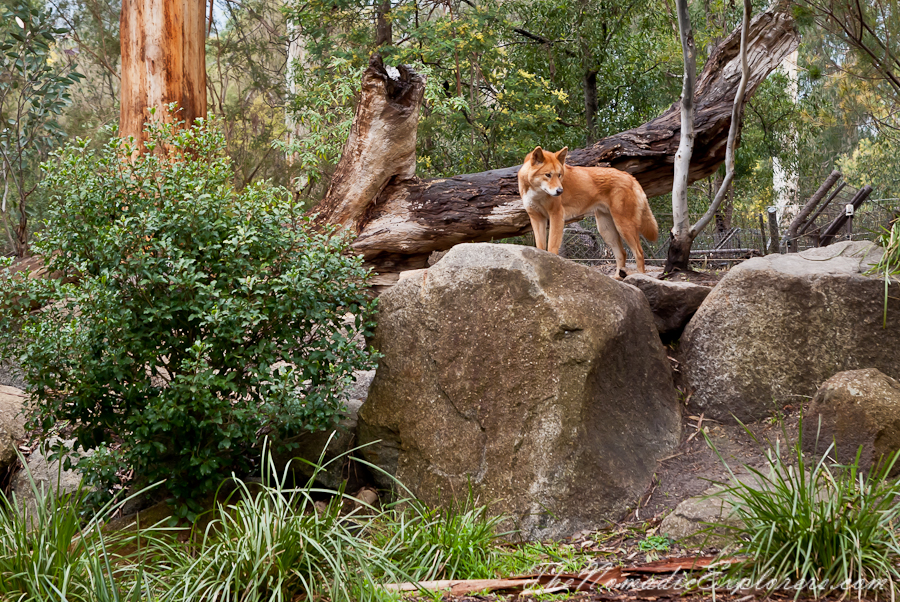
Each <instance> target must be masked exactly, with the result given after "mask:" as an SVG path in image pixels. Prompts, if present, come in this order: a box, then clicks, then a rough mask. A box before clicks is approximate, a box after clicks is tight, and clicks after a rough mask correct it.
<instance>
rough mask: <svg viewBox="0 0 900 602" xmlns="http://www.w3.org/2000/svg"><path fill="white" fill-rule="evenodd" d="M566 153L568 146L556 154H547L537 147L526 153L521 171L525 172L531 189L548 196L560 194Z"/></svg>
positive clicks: (564, 172) (564, 171)
mask: <svg viewBox="0 0 900 602" xmlns="http://www.w3.org/2000/svg"><path fill="white" fill-rule="evenodd" d="M568 152H569V147H568V146H567V147H565V148H564V149H562V150H561V151H559V152H557V153H551V152H547V151H545V150H544V149H542V148H541V147H540V146H537V147H535V149H534V150H533V151H531V152H530V153H528V155H527V156H526V157H525V165H523V166H522V169H526V170H527V171H526V172H525V173H526V174H527V180H528V183H529V184H530V185H531V187H532V189H536V188H540V189H541V190H543V191H544V192H545V193H547V194H549V195H550V196H559V195H561V194H562V192H563V176H565V174H566V154H567V153H568Z"/></svg>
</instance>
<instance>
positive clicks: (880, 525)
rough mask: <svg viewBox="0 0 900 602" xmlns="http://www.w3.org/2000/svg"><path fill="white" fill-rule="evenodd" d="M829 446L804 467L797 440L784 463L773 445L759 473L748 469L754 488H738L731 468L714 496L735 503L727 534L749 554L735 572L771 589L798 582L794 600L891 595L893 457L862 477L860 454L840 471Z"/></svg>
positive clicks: (899, 484) (896, 546) (895, 544)
mask: <svg viewBox="0 0 900 602" xmlns="http://www.w3.org/2000/svg"><path fill="white" fill-rule="evenodd" d="M801 430H802V425H801ZM748 432H749V431H748ZM751 436H752V434H751ZM707 442H708V443H709V444H710V445H711V446H712V443H711V442H710V441H709V439H708V438H707ZM833 447H834V446H833V445H832V446H830V447H829V448H828V450H826V452H825V454H824V455H823V457H822V459H821V460H819V461H817V462H810V461H809V459H808V458H807V457H806V456H805V455H804V454H803V452H802V440H798V441H797V442H796V443H795V444H794V446H793V449H791V450H790V453H789V454H786V455H787V456H788V458H783V457H782V451H781V449H780V446H779V444H778V443H776V444H775V446H774V448H771V447H770V448H769V449H768V450H767V466H766V469H765V470H757V469H754V468H750V471H751V473H752V475H753V477H754V480H755V483H752V484H750V483H748V484H745V483H742V482H741V481H739V480H738V479H737V478H736V477H735V476H734V473H731V469H730V468H729V473H730V474H731V482H730V483H729V484H727V485H726V486H725V488H724V489H723V490H722V492H721V493H720V495H721V496H724V497H726V498H727V499H730V500H733V501H731V503H733V504H734V508H735V510H734V511H735V513H736V514H737V516H738V517H739V518H740V520H741V524H740V525H738V526H729V527H726V528H728V529H730V530H731V531H732V533H733V534H734V535H735V536H736V537H737V538H738V539H739V540H740V541H741V544H742V548H741V553H742V554H746V555H747V560H746V561H744V562H743V563H741V564H740V565H738V566H737V567H736V568H735V571H736V574H737V575H738V576H741V577H746V578H749V579H750V581H751V582H752V583H759V584H760V586H761V587H764V588H765V587H766V586H767V584H768V588H769V589H775V587H778V586H782V585H781V584H783V583H785V582H789V583H790V584H793V585H795V586H796V584H798V583H802V584H803V586H801V587H799V588H798V589H797V596H799V595H800V593H801V591H804V590H806V591H808V592H809V593H811V594H812V595H813V596H815V597H820V596H824V595H826V594H828V593H829V592H831V591H834V590H840V589H844V591H845V592H847V593H849V592H850V591H852V590H853V589H857V593H858V594H859V595H864V594H866V593H868V592H866V591H865V590H864V588H865V585H864V584H865V583H870V584H871V583H872V582H876V581H878V580H885V582H886V583H887V584H889V587H890V589H891V592H892V595H893V594H894V593H895V592H896V590H897V589H898V586H900V569H898V564H897V563H898V560H900V538H898V532H897V521H898V519H900V505H898V504H897V499H898V498H897V496H898V495H900V481H897V479H896V478H891V477H890V476H889V474H890V472H891V470H892V469H893V467H894V464H895V462H896V460H897V455H896V454H895V455H894V456H893V457H891V458H888V459H886V460H885V462H884V463H882V464H881V465H879V466H877V467H874V468H872V470H871V471H870V472H869V473H868V474H864V472H863V471H862V470H860V466H859V461H860V453H861V450H860V452H858V453H857V456H856V458H855V460H854V461H853V462H852V463H851V464H848V465H839V464H835V463H833V462H831V461H829V459H828V456H829V454H831V453H832V450H833ZM713 449H715V447H714V446H713ZM716 453H717V454H718V451H717V452H716ZM719 458H720V460H722V462H723V464H725V466H726V468H727V467H728V465H727V463H725V460H724V458H722V456H721V454H719Z"/></svg>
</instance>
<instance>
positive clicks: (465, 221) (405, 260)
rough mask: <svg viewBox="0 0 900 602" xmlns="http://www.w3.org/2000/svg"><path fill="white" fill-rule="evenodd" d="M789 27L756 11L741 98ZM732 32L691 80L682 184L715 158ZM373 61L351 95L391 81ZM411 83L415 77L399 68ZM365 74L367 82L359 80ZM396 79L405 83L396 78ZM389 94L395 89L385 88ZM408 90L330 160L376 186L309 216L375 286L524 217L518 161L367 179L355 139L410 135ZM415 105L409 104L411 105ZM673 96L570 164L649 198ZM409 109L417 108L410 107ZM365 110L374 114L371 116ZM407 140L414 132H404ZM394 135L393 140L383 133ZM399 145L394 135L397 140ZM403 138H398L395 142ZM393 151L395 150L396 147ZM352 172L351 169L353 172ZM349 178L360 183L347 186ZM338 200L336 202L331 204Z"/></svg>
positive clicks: (764, 71)
mask: <svg viewBox="0 0 900 602" xmlns="http://www.w3.org/2000/svg"><path fill="white" fill-rule="evenodd" d="M798 42H799V34H798V32H797V30H796V27H795V25H794V21H793V18H792V16H791V14H790V12H789V11H787V10H785V8H784V6H783V4H779V5H777V6H774V7H772V8H770V9H769V10H767V11H766V12H763V13H760V14H759V15H757V16H756V17H755V18H754V19H753V21H752V23H751V25H750V35H749V44H748V61H749V81H748V86H747V94H746V96H745V102H746V100H747V99H749V98H750V96H752V94H753V93H754V92H755V90H756V88H757V87H758V86H759V84H761V83H762V82H763V80H765V78H766V77H767V76H768V74H769V73H771V72H772V71H773V70H774V69H775V68H776V67H777V66H778V65H779V64H780V63H781V61H782V60H783V59H784V57H786V56H787V55H788V54H789V53H790V52H792V51H793V50H794V48H796V47H797V44H798ZM739 47H740V31H739V30H737V31H735V32H733V33H732V34H731V35H730V36H728V37H727V38H725V39H724V40H723V41H722V42H721V43H720V44H719V45H718V46H717V47H716V48H715V49H714V50H713V52H712V55H711V56H710V58H709V60H708V61H707V62H706V65H705V67H704V69H703V72H702V73H701V75H700V78H699V79H698V82H697V87H696V105H697V111H696V124H695V127H696V138H695V142H694V160H693V161H692V162H691V167H690V175H689V180H690V181H691V182H693V181H696V180H698V179H702V178H705V177H708V176H710V175H711V174H713V173H714V172H715V171H716V169H717V168H718V167H719V165H720V164H721V163H722V161H723V160H724V159H725V145H726V142H727V137H728V129H729V127H730V125H731V112H732V104H733V102H734V96H735V92H736V90H737V87H738V84H739V82H740V79H741V73H740V59H739V56H738V54H739ZM373 69H375V70H378V69H381V70H382V71H383V70H384V67H383V66H379V65H377V64H373V65H372V66H370V67H369V70H368V71H367V73H366V75H365V76H364V82H368V84H367V85H368V91H367V92H366V93H364V95H363V100H362V101H361V102H373V101H372V100H367V99H372V98H375V96H377V93H378V92H379V89H378V87H377V85H376V86H375V87H373V86H372V82H375V84H378V82H382V84H384V85H381V88H380V92H381V93H382V94H385V95H390V94H391V89H392V88H396V87H397V84H396V82H397V80H396V79H395V80H391V78H390V77H386V74H382V73H372V70H373ZM400 76H401V77H400V79H401V80H402V79H403V78H404V77H405V78H406V80H407V81H408V82H409V85H413V84H414V83H415V82H414V79H415V77H417V76H415V74H414V73H412V72H407V73H402V74H400ZM367 78H368V79H367ZM404 85H406V84H404ZM394 91H395V92H396V90H394ZM418 98H420V95H418V94H407V95H406V96H405V97H404V99H405V100H406V101H407V103H406V104H403V106H402V107H399V108H398V107H395V106H393V105H392V104H391V102H387V103H382V106H384V107H387V109H384V110H380V112H378V111H373V110H369V109H368V108H366V107H360V108H359V109H358V110H357V117H358V118H359V116H360V115H362V116H365V118H366V119H368V120H369V122H374V123H378V124H379V125H378V126H377V127H369V126H365V127H359V128H357V127H356V125H354V130H355V131H356V132H357V135H356V137H355V141H354V142H353V144H352V145H351V144H350V142H349V141H348V146H347V147H345V150H344V156H342V159H341V163H340V164H339V167H338V172H339V173H340V174H341V187H342V188H343V189H355V190H361V189H365V190H373V189H375V190H376V192H377V193H376V194H374V196H373V197H372V198H371V199H368V200H367V199H365V198H364V197H363V198H360V197H359V196H358V195H357V196H355V197H354V198H353V200H352V203H349V202H348V203H346V204H343V205H341V199H338V198H335V195H332V194H329V195H327V196H326V199H325V200H324V201H323V203H322V204H321V205H320V206H318V207H316V208H314V209H313V212H314V213H319V214H321V215H324V216H325V217H324V218H322V217H320V218H318V219H319V221H320V223H322V222H324V223H329V224H337V225H342V226H344V227H347V228H348V229H350V230H351V231H354V232H355V233H356V234H357V237H356V240H355V241H354V242H353V245H352V246H353V249H354V250H355V251H357V252H359V253H361V254H362V255H363V256H364V258H365V260H366V263H367V264H368V265H370V266H372V267H373V268H374V269H375V271H376V272H378V274H379V276H378V277H377V278H376V279H375V282H374V284H375V285H389V284H393V283H394V282H396V280H397V279H398V277H399V272H401V271H404V270H409V269H417V268H422V267H425V265H426V263H427V260H428V256H429V255H430V254H431V252H432V251H440V250H444V249H449V248H450V247H452V246H454V245H456V244H458V243H461V242H480V241H489V240H495V239H501V238H507V237H510V236H517V235H520V234H524V233H526V232H528V231H530V228H531V226H530V223H529V220H528V215H527V214H526V213H525V210H524V207H523V206H522V202H521V200H520V199H519V192H518V184H517V181H516V173H517V172H518V169H519V168H518V166H515V167H508V168H505V169H497V170H493V171H487V172H481V173H475V174H465V175H458V176H453V177H450V178H435V179H429V180H421V179H418V178H415V177H409V175H408V174H409V167H408V166H409V162H408V160H407V161H403V162H401V166H402V167H401V169H399V170H397V171H396V172H393V173H390V172H386V173H382V174H381V175H379V181H378V184H376V185H374V186H373V185H372V183H371V179H372V178H371V174H370V173H369V172H368V171H367V170H366V169H362V167H363V165H362V162H361V158H362V157H363V156H364V154H363V153H361V151H360V149H363V148H367V147H375V146H378V147H382V148H383V146H384V145H381V144H377V143H373V142H372V141H366V140H365V139H364V136H366V135H369V136H380V135H384V133H385V132H394V131H395V128H392V127H391V124H392V123H395V124H396V126H397V128H401V127H402V128H403V129H404V131H407V132H410V129H409V128H408V124H409V123H410V119H411V117H410V112H411V110H412V109H413V106H412V104H409V102H408V101H410V100H417V99H418ZM414 108H415V111H417V110H418V105H416V106H415V107H414ZM679 110H680V109H679V103H678V102H676V103H674V104H673V105H672V106H671V107H669V109H668V110H666V111H665V112H664V113H663V114H662V115H660V116H659V117H657V118H656V119H653V120H652V121H650V122H648V123H646V124H644V125H642V126H640V127H638V128H635V129H633V130H629V131H627V132H622V133H620V134H616V135H613V136H609V137H607V138H604V139H602V140H600V141H598V142H596V143H595V144H593V145H592V146H590V147H588V148H584V149H580V150H574V151H571V152H570V153H569V158H568V163H569V164H570V165H583V166H611V167H615V168H618V169H621V170H623V171H627V172H629V173H631V174H632V175H634V176H635V178H637V180H638V181H639V182H640V183H641V186H643V187H644V190H645V191H646V193H647V196H650V197H652V196H658V195H661V194H665V193H667V192H670V191H671V189H672V177H673V173H672V172H673V167H672V165H673V157H674V155H675V151H676V149H677V148H678V142H679V134H680V121H679V119H680V113H679ZM416 114H417V113H416ZM373 116H374V121H373ZM408 136H411V137H412V145H413V147H414V145H415V133H414V130H412V132H410V133H409V134H408ZM392 138H393V139H394V140H397V137H396V136H395V135H394V136H392ZM398 143H399V142H398ZM409 145H410V141H409V139H408V138H406V139H404V148H405V149H408V148H409ZM401 154H403V153H401ZM354 174H356V175H354ZM355 177H358V178H360V179H363V180H365V183H364V184H361V185H359V186H354V185H353V183H352V180H353V179H354V178H355ZM338 205H340V208H338Z"/></svg>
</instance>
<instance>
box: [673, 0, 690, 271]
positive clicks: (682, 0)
mask: <svg viewBox="0 0 900 602" xmlns="http://www.w3.org/2000/svg"><path fill="white" fill-rule="evenodd" d="M675 12H676V13H677V14H678V34H679V37H680V38H681V56H682V57H683V59H684V80H683V83H682V87H681V138H680V139H679V142H678V150H677V151H676V152H675V164H674V175H673V178H672V179H673V182H672V231H671V232H670V233H669V237H670V238H669V254H668V257H667V258H666V269H665V271H666V273H669V272H671V271H673V270H676V269H686V268H687V264H688V259H689V258H690V252H691V242H693V241H692V240H691V238H690V229H691V222H690V215H688V200H687V189H688V174H689V173H690V170H691V155H692V154H693V152H694V111H695V109H694V87H695V84H696V80H697V51H696V49H695V48H694V31H693V29H692V28H691V17H690V14H689V12H688V3H687V0H675Z"/></svg>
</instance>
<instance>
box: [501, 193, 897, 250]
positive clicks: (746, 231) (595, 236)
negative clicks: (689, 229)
mask: <svg viewBox="0 0 900 602" xmlns="http://www.w3.org/2000/svg"><path fill="white" fill-rule="evenodd" d="M817 186H818V183H816V182H813V181H812V180H810V182H809V183H808V184H807V185H805V186H803V187H802V188H803V189H801V192H800V193H799V194H798V195H797V197H798V198H799V199H801V202H800V203H795V204H791V205H788V206H787V207H785V208H784V210H783V211H781V213H780V214H776V221H777V224H776V227H775V233H776V237H775V240H774V244H773V240H772V236H771V232H772V229H771V228H770V225H769V218H768V215H767V214H766V213H763V212H759V213H744V212H738V211H737V210H734V211H732V212H731V213H730V215H728V214H727V212H725V213H726V214H725V215H723V216H721V219H717V220H715V221H714V222H711V223H710V224H709V225H708V226H707V228H706V229H705V230H704V231H703V232H701V233H700V234H699V235H698V236H697V238H696V239H695V240H694V243H693V246H692V250H691V259H692V261H696V262H702V263H705V264H713V265H715V264H731V263H735V262H738V261H743V260H744V259H748V258H750V257H754V256H762V255H766V254H768V253H769V252H770V251H772V250H776V252H777V250H780V251H781V252H786V251H787V248H786V247H785V245H784V244H783V243H784V240H783V237H784V235H785V233H786V232H787V229H788V225H789V224H790V222H791V220H792V219H793V218H794V216H795V215H796V214H797V212H798V211H799V208H800V205H801V204H802V202H803V200H805V199H806V198H808V197H809V196H810V195H811V194H812V193H813V192H814V191H815V188H816V187H817ZM805 188H810V189H811V190H810V191H806V190H805ZM857 192H858V190H857V189H856V188H854V187H852V186H849V185H846V184H845V185H844V186H842V187H841V189H840V190H838V191H837V192H836V194H834V195H833V198H831V200H830V202H829V203H827V205H824V206H821V209H820V210H818V211H817V212H816V213H815V214H814V215H811V217H812V218H813V219H811V220H809V226H808V228H807V229H806V230H805V231H804V232H803V234H802V235H800V236H799V237H797V239H796V240H795V241H794V242H793V244H794V245H796V246H797V250H801V251H802V250H804V249H808V248H812V247H816V246H819V243H820V240H819V236H820V235H821V234H822V232H823V231H824V230H825V229H826V228H827V227H828V226H829V225H831V224H833V223H834V221H835V219H837V218H838V217H839V216H840V215H842V214H843V213H845V211H846V206H847V205H848V204H849V203H850V202H851V200H852V199H853V197H854V196H855V195H856V194H857ZM804 194H806V196H804ZM655 216H656V221H657V223H658V224H659V232H660V236H659V239H658V240H657V241H656V242H649V241H647V240H644V239H642V244H643V249H644V255H645V258H646V260H647V261H648V263H651V264H653V263H656V264H662V263H664V262H665V259H666V254H667V253H668V250H669V236H668V232H669V231H670V230H671V228H672V224H673V221H672V214H671V213H660V212H658V211H657V212H655ZM898 216H900V199H893V198H890V199H871V200H867V201H866V202H864V203H863V204H862V205H861V206H860V207H859V208H858V209H856V210H855V212H854V214H853V216H852V217H851V218H849V219H848V220H847V223H846V225H845V226H842V227H841V229H840V232H839V233H838V234H837V235H836V236H835V237H834V238H833V240H831V241H830V242H831V243H834V242H838V241H841V240H848V239H851V240H874V239H875V238H877V237H878V236H879V235H880V234H881V233H882V232H883V231H884V229H885V228H889V227H890V223H891V221H892V220H894V219H896V218H897V217H898ZM699 217H700V215H699V213H698V214H693V215H691V222H692V223H693V222H695V221H696V220H697V219H698V218H699ZM509 242H519V243H521V244H528V245H532V244H534V238H533V236H532V235H531V234H527V235H525V236H522V237H518V238H517V239H515V240H511V241H509ZM626 251H627V253H628V260H629V261H632V260H633V257H632V253H631V251H630V250H627V247H626ZM560 255H561V256H563V257H566V258H568V259H572V260H575V261H583V262H586V263H604V262H609V263H613V262H615V257H614V255H613V252H612V249H611V248H610V247H609V246H607V245H606V243H605V242H604V241H603V238H602V237H601V236H600V235H599V233H598V232H597V225H596V223H595V222H594V219H593V218H585V219H583V220H581V221H578V222H573V223H570V224H567V225H566V227H565V230H564V231H563V242H562V246H561V248H560Z"/></svg>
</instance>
